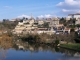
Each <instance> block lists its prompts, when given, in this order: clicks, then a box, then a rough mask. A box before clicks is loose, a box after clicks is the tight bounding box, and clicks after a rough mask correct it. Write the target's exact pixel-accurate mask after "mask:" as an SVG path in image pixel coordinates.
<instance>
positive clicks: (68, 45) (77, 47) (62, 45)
mask: <svg viewBox="0 0 80 60" xmlns="http://www.w3.org/2000/svg"><path fill="white" fill-rule="evenodd" d="M60 46H61V47H65V48H69V49H73V50H78V51H80V44H61V45H60ZM75 47H76V48H75Z"/></svg>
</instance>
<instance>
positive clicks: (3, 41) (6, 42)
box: [0, 35, 12, 49]
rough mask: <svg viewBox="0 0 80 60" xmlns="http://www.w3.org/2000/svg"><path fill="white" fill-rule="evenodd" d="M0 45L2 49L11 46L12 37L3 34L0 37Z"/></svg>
mask: <svg viewBox="0 0 80 60" xmlns="http://www.w3.org/2000/svg"><path fill="white" fill-rule="evenodd" d="M0 47H1V48H3V49H9V48H11V47H12V38H11V37H9V36H7V35H3V36H2V38H0Z"/></svg>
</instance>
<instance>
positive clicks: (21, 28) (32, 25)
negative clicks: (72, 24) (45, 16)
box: [12, 17, 70, 34]
mask: <svg viewBox="0 0 80 60" xmlns="http://www.w3.org/2000/svg"><path fill="white" fill-rule="evenodd" d="M44 23H48V24H49V27H47V28H46V27H38V26H39V25H40V26H42V25H44ZM12 32H13V33H14V34H27V33H33V34H36V33H37V34H41V33H47V34H55V33H58V32H59V33H65V32H67V33H70V29H67V28H64V25H63V24H59V18H57V17H55V18H53V19H52V20H34V19H33V18H32V19H30V20H26V19H24V20H23V21H22V22H18V25H17V26H16V27H15V29H14V30H12Z"/></svg>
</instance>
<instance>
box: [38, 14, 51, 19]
mask: <svg viewBox="0 0 80 60" xmlns="http://www.w3.org/2000/svg"><path fill="white" fill-rule="evenodd" d="M50 17H52V15H51V14H45V15H40V16H38V18H50Z"/></svg>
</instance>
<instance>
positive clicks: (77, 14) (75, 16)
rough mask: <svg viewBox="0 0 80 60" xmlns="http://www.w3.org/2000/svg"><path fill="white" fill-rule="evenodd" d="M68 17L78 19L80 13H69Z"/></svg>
mask: <svg viewBox="0 0 80 60" xmlns="http://www.w3.org/2000/svg"><path fill="white" fill-rule="evenodd" d="M68 18H76V19H78V18H80V13H76V14H69V15H68Z"/></svg>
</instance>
